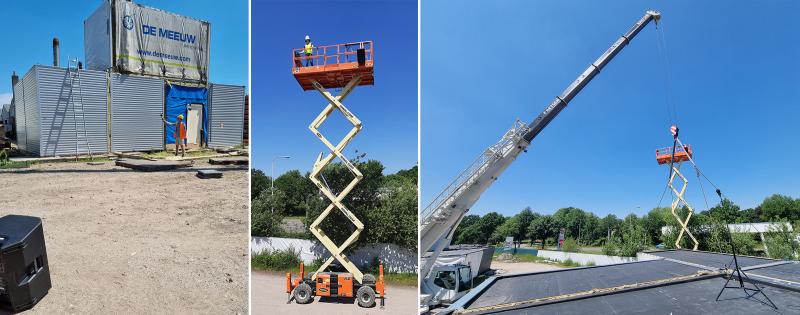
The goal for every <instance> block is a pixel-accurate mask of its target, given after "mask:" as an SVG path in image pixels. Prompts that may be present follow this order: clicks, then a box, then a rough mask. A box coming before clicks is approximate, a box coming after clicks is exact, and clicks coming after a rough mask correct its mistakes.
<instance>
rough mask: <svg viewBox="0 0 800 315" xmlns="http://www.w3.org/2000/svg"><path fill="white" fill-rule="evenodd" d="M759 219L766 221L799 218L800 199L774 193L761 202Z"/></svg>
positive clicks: (795, 219) (794, 219)
mask: <svg viewBox="0 0 800 315" xmlns="http://www.w3.org/2000/svg"><path fill="white" fill-rule="evenodd" d="M759 208H761V220H762V221H765V222H768V221H773V220H789V221H792V222H794V221H797V220H800V199H798V200H795V199H793V198H792V197H789V196H784V195H780V194H774V195H772V196H769V197H767V198H766V199H764V201H763V202H761V205H760V206H759Z"/></svg>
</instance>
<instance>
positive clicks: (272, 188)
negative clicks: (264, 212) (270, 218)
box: [269, 155, 291, 214]
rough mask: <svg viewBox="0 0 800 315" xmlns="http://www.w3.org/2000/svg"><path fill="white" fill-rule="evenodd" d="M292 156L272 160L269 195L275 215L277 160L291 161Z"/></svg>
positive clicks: (271, 209)
mask: <svg viewBox="0 0 800 315" xmlns="http://www.w3.org/2000/svg"><path fill="white" fill-rule="evenodd" d="M290 158H291V156H288V155H283V156H276V157H274V158H272V165H271V166H270V171H269V173H270V178H269V179H270V181H269V193H270V211H271V212H272V213H273V214H274V213H275V160H277V159H290Z"/></svg>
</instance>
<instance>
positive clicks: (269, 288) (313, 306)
mask: <svg viewBox="0 0 800 315" xmlns="http://www.w3.org/2000/svg"><path fill="white" fill-rule="evenodd" d="M250 281H251V291H250V296H251V299H250V306H251V311H252V314H253V315H257V314H268V315H274V314H326V315H327V314H331V315H334V314H348V315H349V314H377V315H391V314H406V315H413V314H417V313H418V312H417V304H419V300H418V299H417V288H416V287H412V286H392V285H387V288H386V306H385V307H384V309H380V307H379V306H376V307H374V308H369V309H367V308H360V307H358V305H357V304H356V303H355V302H353V301H344V300H343V301H342V302H341V303H339V302H336V301H331V302H327V301H323V302H320V301H319V298H315V299H314V302H312V303H310V304H297V303H295V302H292V303H291V304H286V300H287V295H286V292H285V291H284V289H285V287H286V277H285V276H282V275H278V274H273V273H267V272H260V271H253V273H252V276H251V280H250ZM378 303H379V305H380V301H378Z"/></svg>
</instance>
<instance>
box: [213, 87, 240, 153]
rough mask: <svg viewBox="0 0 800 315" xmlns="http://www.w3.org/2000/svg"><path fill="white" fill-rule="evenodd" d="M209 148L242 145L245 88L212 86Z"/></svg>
mask: <svg viewBox="0 0 800 315" xmlns="http://www.w3.org/2000/svg"><path fill="white" fill-rule="evenodd" d="M210 92H211V93H210V94H211V95H210V98H211V99H210V101H209V102H210V104H209V106H210V107H211V109H210V111H211V115H210V117H209V120H210V122H209V127H208V146H209V147H211V148H221V147H230V146H235V145H240V144H242V135H243V133H244V87H243V86H233V85H224V84H212V85H211V89H210Z"/></svg>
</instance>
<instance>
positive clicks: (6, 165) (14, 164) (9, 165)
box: [0, 161, 33, 170]
mask: <svg viewBox="0 0 800 315" xmlns="http://www.w3.org/2000/svg"><path fill="white" fill-rule="evenodd" d="M31 164H33V163H31V162H30V161H8V162H2V163H0V170H1V169H13V168H27V167H30V166H31Z"/></svg>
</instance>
